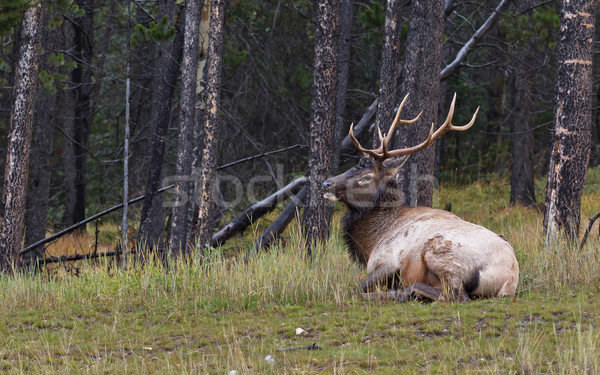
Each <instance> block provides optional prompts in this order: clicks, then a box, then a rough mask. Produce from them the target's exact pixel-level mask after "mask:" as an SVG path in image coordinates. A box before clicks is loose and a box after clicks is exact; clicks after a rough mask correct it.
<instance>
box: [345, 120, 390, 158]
mask: <svg viewBox="0 0 600 375" xmlns="http://www.w3.org/2000/svg"><path fill="white" fill-rule="evenodd" d="M377 131H379V138H380V139H381V138H382V136H381V131H380V130H379V128H378V129H377ZM348 135H349V136H350V139H351V140H352V143H354V147H356V149H357V150H358V151H360V152H362V153H365V154H369V155H371V156H373V157H375V158H377V159H381V158H382V156H383V153H382V152H381V151H380V150H379V149H377V150H368V149H366V148H364V147H363V146H361V145H360V142H358V139H356V137H355V136H354V123H352V124H351V125H350V131H349V132H348ZM379 148H381V146H380V147H379ZM378 151H379V152H378Z"/></svg>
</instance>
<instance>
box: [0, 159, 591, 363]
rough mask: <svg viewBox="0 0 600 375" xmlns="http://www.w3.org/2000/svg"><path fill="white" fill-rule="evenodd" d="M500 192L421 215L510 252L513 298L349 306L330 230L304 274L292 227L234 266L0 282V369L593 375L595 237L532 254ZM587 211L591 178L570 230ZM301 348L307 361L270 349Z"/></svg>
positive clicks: (347, 281)
mask: <svg viewBox="0 0 600 375" xmlns="http://www.w3.org/2000/svg"><path fill="white" fill-rule="evenodd" d="M508 189H509V187H508V181H507V180H505V179H503V178H500V177H492V178H489V179H487V180H485V181H483V180H482V181H479V182H476V183H473V184H471V185H468V186H458V185H456V186H454V185H452V184H447V185H442V187H441V188H440V190H439V194H438V196H436V205H438V206H442V207H443V206H444V205H445V204H446V203H447V202H448V201H451V202H452V206H453V211H454V212H456V213H457V214H459V215H460V216H461V217H463V218H465V219H467V220H470V221H473V222H476V223H481V224H483V225H485V226H487V227H489V228H490V229H492V230H494V231H497V232H499V233H502V234H504V235H505V236H506V237H508V238H509V239H510V240H511V241H512V242H513V244H514V246H515V250H516V253H517V258H518V260H519V262H520V265H521V275H520V286H519V289H518V294H517V295H516V296H515V297H513V298H498V299H487V300H478V301H472V302H470V303H467V304H450V303H430V304H421V303H416V302H411V303H407V304H396V303H393V302H391V301H364V300H362V299H358V298H356V297H355V296H353V295H352V294H351V290H352V288H353V287H355V286H356V285H357V284H358V283H359V282H360V281H361V280H362V279H363V278H364V277H365V273H364V270H362V269H360V268H358V267H357V266H356V265H354V264H352V263H351V262H350V261H349V260H348V257H347V256H346V254H345V250H344V246H343V244H342V242H341V241H340V238H339V230H338V228H337V227H336V225H334V235H333V236H332V238H331V240H330V243H328V244H327V246H325V247H324V248H323V249H321V251H320V252H319V254H318V256H317V257H316V258H315V261H314V262H312V263H308V262H306V261H305V259H304V258H303V249H302V247H301V246H300V245H299V244H300V239H299V235H298V233H299V231H298V228H297V226H294V225H292V228H290V231H288V233H286V241H285V242H284V243H283V244H280V245H279V246H276V247H275V248H273V249H272V250H271V251H270V252H268V253H263V254H260V255H259V256H257V257H255V258H252V259H251V260H250V262H249V263H248V264H244V263H243V262H240V261H238V260H236V259H235V258H232V257H227V256H224V255H223V253H222V252H220V251H217V250H215V251H212V252H210V253H209V254H208V255H207V257H206V258H205V259H204V261H203V262H200V261H199V259H193V260H192V261H191V262H190V263H182V262H179V263H176V264H173V265H171V266H170V268H168V269H165V268H164V267H163V266H162V265H161V264H160V263H159V262H150V263H149V265H147V266H146V267H143V268H142V267H139V266H136V265H131V267H129V268H128V269H127V270H118V269H115V268H114V267H110V265H109V264H108V263H106V260H103V261H102V262H100V263H99V264H95V265H91V264H88V265H83V266H82V267H81V269H80V272H79V276H77V277H74V276H70V275H65V274H58V275H53V276H48V275H47V274H38V275H17V276H13V277H7V276H0V304H2V314H0V372H2V373H13V374H22V373H25V374H29V373H44V374H52V373H61V374H62V373H75V374H78V373H102V374H104V373H119V374H127V373H131V374H139V373H166V374H170V373H185V374H189V373H198V374H227V373H229V372H230V371H232V370H235V371H237V373H238V374H242V373H254V374H283V373H289V374H292V373H294V374H296V373H308V374H311V373H331V374H356V373H358V374H361V373H381V374H388V373H389V374H397V373H398V372H399V371H401V372H402V373H406V374H411V373H419V374H420V373H426V374H428V373H441V374H446V373H490V374H496V373H501V374H506V373H509V374H510V373H515V374H539V373H552V374H555V373H558V374H584V373H588V374H600V358H599V357H598V356H597V353H598V351H599V350H600V327H599V323H600V297H599V293H598V292H599V289H600V280H599V276H598V275H600V246H599V245H598V243H597V242H596V238H597V237H596V233H597V227H596V229H595V230H594V239H593V241H590V243H589V244H588V246H587V247H585V248H584V249H583V250H582V251H581V252H580V251H579V250H574V249H573V248H572V247H570V246H567V244H559V245H556V246H555V247H554V248H548V247H545V246H544V245H542V241H541V221H542V214H541V213H540V212H538V211H537V210H536V209H526V208H522V207H509V206H508V204H507V202H508ZM538 191H543V185H542V186H538ZM540 200H541V197H540V199H538V201H540ZM598 202H600V170H598V169H596V170H592V171H590V176H589V178H588V183H587V186H586V190H585V197H584V200H583V204H582V210H583V214H582V217H584V218H586V217H589V216H591V215H593V214H594V213H595V212H597V210H599V209H600V207H598ZM338 215H339V213H337V214H336V217H337V216H338ZM335 222H337V221H335ZM596 225H598V224H596ZM250 240H251V239H247V242H249V241H250ZM298 327H300V328H303V329H304V330H305V331H306V333H305V334H302V335H296V332H295V330H296V328H298ZM312 343H317V345H318V346H319V347H321V348H322V350H315V351H308V350H289V351H280V350H278V349H281V348H289V347H295V346H302V345H310V344H312ZM267 356H271V358H272V359H273V360H274V361H267V360H265V358H266V357H267Z"/></svg>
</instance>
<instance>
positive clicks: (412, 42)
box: [382, 0, 444, 206]
mask: <svg viewBox="0 0 600 375" xmlns="http://www.w3.org/2000/svg"><path fill="white" fill-rule="evenodd" d="M443 15H444V1H443V0H414V1H412V10H411V17H410V23H409V26H408V37H407V41H406V44H407V45H406V60H405V62H404V70H403V74H402V75H403V81H402V84H401V86H400V91H401V95H402V96H404V95H406V94H409V93H410V97H409V99H408V101H407V103H406V107H405V109H404V110H403V113H402V117H403V118H414V117H415V116H417V115H418V114H419V112H421V111H423V115H422V116H421V120H419V122H418V123H417V124H416V125H414V126H408V127H404V128H402V129H400V131H399V132H397V133H396V135H395V136H394V137H393V138H392V147H393V148H402V147H410V146H414V145H416V144H419V143H421V142H423V141H424V140H425V139H427V135H428V134H429V130H430V127H431V125H430V124H432V123H437V122H438V102H439V90H440V69H441V53H442V32H443V25H444V18H443ZM391 115H394V114H393V113H392V114H391ZM389 125H390V124H388V125H387V128H389ZM387 128H386V130H387ZM382 130H383V129H382ZM434 162H435V147H427V148H425V149H424V150H422V151H420V152H418V153H416V154H414V155H412V157H411V158H410V159H409V160H408V162H407V163H406V165H405V166H404V168H403V169H402V170H400V172H399V182H400V186H401V188H402V191H403V193H404V201H405V203H406V204H409V205H412V206H416V205H420V206H431V204H432V200H433V189H434V177H433V172H434V171H433V169H434Z"/></svg>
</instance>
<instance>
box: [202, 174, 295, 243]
mask: <svg viewBox="0 0 600 375" xmlns="http://www.w3.org/2000/svg"><path fill="white" fill-rule="evenodd" d="M306 181H307V178H306V177H304V176H302V177H300V178H297V179H295V180H294V181H292V182H290V183H289V184H287V185H286V186H285V187H284V188H282V189H281V190H278V191H276V192H275V193H273V194H271V195H270V196H268V197H267V198H265V199H263V200H262V201H260V202H256V203H254V204H252V205H251V206H250V207H248V208H246V209H245V210H244V212H242V213H241V214H239V215H238V216H236V217H235V218H234V219H233V220H232V221H231V222H230V223H229V224H227V225H225V227H223V229H221V230H220V231H218V232H217V233H215V234H214V235H213V236H212V239H211V241H210V246H212V247H217V246H221V245H222V244H224V243H225V241H227V240H228V239H230V238H231V237H233V236H234V235H236V234H238V233H240V232H242V231H243V230H244V229H246V228H248V227H249V226H250V224H252V223H253V222H254V221H255V220H256V219H258V218H260V217H261V216H263V215H265V214H267V213H269V212H271V211H273V210H274V209H275V207H277V204H279V203H281V202H283V200H284V199H285V198H287V197H293V196H295V195H296V194H298V192H299V191H300V190H301V189H302V188H303V186H304V185H305V184H306Z"/></svg>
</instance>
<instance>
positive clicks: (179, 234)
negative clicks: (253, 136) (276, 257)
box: [169, 0, 202, 255]
mask: <svg viewBox="0 0 600 375" xmlns="http://www.w3.org/2000/svg"><path fill="white" fill-rule="evenodd" d="M201 5H202V1H201V0H188V1H187V2H186V7H185V31H184V44H183V58H182V63H181V95H180V103H179V109H180V111H179V134H178V137H177V160H176V163H175V173H176V178H177V180H176V181H175V201H174V205H173V210H172V217H171V229H170V238H169V246H170V248H171V252H172V253H173V254H175V255H179V254H182V253H187V249H186V247H187V236H188V229H189V228H188V227H187V224H188V211H189V208H190V199H189V198H190V192H191V190H192V181H191V179H192V176H191V173H192V152H193V144H192V139H193V137H194V120H195V98H196V74H197V69H198V29H199V26H200V9H201Z"/></svg>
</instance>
